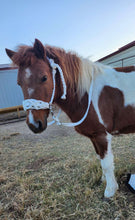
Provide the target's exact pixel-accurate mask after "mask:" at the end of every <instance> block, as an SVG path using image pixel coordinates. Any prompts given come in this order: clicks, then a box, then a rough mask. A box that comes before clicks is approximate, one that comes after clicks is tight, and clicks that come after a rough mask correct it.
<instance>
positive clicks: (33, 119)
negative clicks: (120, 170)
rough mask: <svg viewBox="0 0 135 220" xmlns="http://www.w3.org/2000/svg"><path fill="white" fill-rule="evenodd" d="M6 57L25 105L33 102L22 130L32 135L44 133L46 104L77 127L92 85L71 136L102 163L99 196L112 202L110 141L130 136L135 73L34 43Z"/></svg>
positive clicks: (133, 124) (134, 107) (114, 186)
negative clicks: (89, 146)
mask: <svg viewBox="0 0 135 220" xmlns="http://www.w3.org/2000/svg"><path fill="white" fill-rule="evenodd" d="M6 52H7V55H8V56H9V57H10V58H11V60H12V61H13V63H14V64H16V65H17V66H18V84H19V85H20V86H21V88H22V91H23V94H24V99H25V100H26V101H27V100H31V101H34V102H35V104H33V102H32V105H30V107H27V108H26V110H27V119H26V120H27V124H28V126H29V128H30V129H31V130H32V131H33V132H35V133H39V132H42V131H44V130H45V129H46V128H47V118H48V115H49V112H50V105H49V104H48V103H50V100H51V104H52V103H55V104H57V105H58V106H59V107H60V108H61V109H62V110H63V111H64V112H65V113H66V114H67V115H68V116H69V118H70V119H71V121H72V122H73V123H74V122H77V121H80V119H81V118H83V116H84V115H85V113H86V111H87V109H88V100H89V89H90V87H91V83H92V82H93V87H92V88H91V89H92V94H91V100H90V107H89V109H88V113H87V115H86V117H85V119H84V120H83V121H82V122H81V123H80V124H79V125H77V126H75V130H76V131H77V132H79V133H80V134H82V135H85V136H86V137H88V138H90V140H91V141H92V143H93V145H94V147H95V150H96V153H97V154H98V155H99V157H100V159H101V167H102V170H103V175H102V180H106V189H105V192H104V196H105V197H107V198H109V197H112V196H113V195H114V194H115V192H116V190H117V189H118V184H117V182H116V179H115V176H114V162H113V153H112V150H111V137H112V135H115V134H120V133H122V134H124V133H131V132H135V68H134V67H130V68H116V69H113V68H111V67H108V66H105V65H102V64H99V63H93V62H91V61H89V60H88V59H83V58H82V57H79V56H78V55H76V54H75V53H72V52H68V53H67V52H65V50H63V49H60V48H56V47H51V46H43V45H42V43H41V42H40V41H39V40H37V39H36V40H35V42H34V45H33V46H20V47H19V48H18V50H17V52H14V51H11V50H9V49H6ZM51 62H53V64H55V68H53V65H51ZM54 71H55V74H53V72H54ZM125 72H129V73H125ZM62 74H63V75H62ZM65 88H66V92H65V94H64V96H65V97H64V98H62V96H63V92H64V89H65ZM52 97H53V98H52ZM36 104H37V105H36ZM38 105H40V106H39V109H38V108H36V107H37V106H38ZM41 106H42V107H41Z"/></svg>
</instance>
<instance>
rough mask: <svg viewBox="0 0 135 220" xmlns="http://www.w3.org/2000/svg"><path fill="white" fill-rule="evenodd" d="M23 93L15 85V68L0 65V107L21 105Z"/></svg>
mask: <svg viewBox="0 0 135 220" xmlns="http://www.w3.org/2000/svg"><path fill="white" fill-rule="evenodd" d="M22 101H23V94H22V91H21V88H20V87H19V86H18V85H17V68H11V67H10V66H9V65H0V109H3V108H10V107H14V106H20V105H22Z"/></svg>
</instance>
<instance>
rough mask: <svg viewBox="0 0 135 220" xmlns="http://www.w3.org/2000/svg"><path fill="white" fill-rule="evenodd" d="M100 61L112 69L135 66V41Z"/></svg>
mask: <svg viewBox="0 0 135 220" xmlns="http://www.w3.org/2000/svg"><path fill="white" fill-rule="evenodd" d="M98 61H99V62H101V63H103V64H107V65H110V66H112V67H123V66H133V65H135V41H132V42H131V43H129V44H127V45H125V46H123V47H121V48H119V49H118V50H117V51H115V52H114V53H111V54H109V55H107V56H105V57H103V58H101V59H99V60H98Z"/></svg>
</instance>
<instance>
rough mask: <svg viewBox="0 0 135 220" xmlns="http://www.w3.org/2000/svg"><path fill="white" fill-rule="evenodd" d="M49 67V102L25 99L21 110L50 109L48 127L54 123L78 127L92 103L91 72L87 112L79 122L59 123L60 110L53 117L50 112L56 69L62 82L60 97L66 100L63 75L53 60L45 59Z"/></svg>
mask: <svg viewBox="0 0 135 220" xmlns="http://www.w3.org/2000/svg"><path fill="white" fill-rule="evenodd" d="M47 59H48V61H49V63H50V66H51V67H52V75H53V92H52V97H51V100H50V102H49V103H48V102H44V101H41V100H37V99H26V100H24V101H23V108H24V110H25V111H26V110H31V109H36V110H39V109H50V110H51V113H52V117H53V121H51V122H49V123H48V125H52V124H54V123H56V124H57V125H64V126H67V127H75V126H78V125H80V124H81V123H82V122H83V121H84V120H85V119H86V117H87V115H88V111H89V107H90V104H91V101H92V91H93V71H92V81H91V85H90V89H89V94H88V106H87V110H86V112H85V114H84V116H83V117H82V118H81V120H79V121H78V122H74V123H61V122H60V121H59V116H60V113H61V110H59V112H58V115H57V116H54V113H53V110H52V103H53V100H54V95H55V84H56V83H55V75H56V69H58V70H59V73H60V78H61V81H62V85H63V95H62V96H61V98H62V99H66V94H67V87H66V83H65V79H64V75H63V72H62V69H61V68H60V66H59V65H58V64H56V63H54V60H53V59H49V58H47Z"/></svg>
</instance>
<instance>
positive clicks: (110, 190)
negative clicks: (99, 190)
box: [101, 134, 118, 198]
mask: <svg viewBox="0 0 135 220" xmlns="http://www.w3.org/2000/svg"><path fill="white" fill-rule="evenodd" d="M106 139H107V152H106V154H105V156H104V158H103V159H101V167H102V170H103V175H104V176H105V180H106V189H105V192H104V196H105V197H106V198H110V197H112V196H113V195H114V194H115V192H116V191H117V189H118V184H117V182H116V179H115V176H114V159H113V153H112V150H111V135H110V134H107V136H106ZM102 178H103V176H102Z"/></svg>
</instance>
